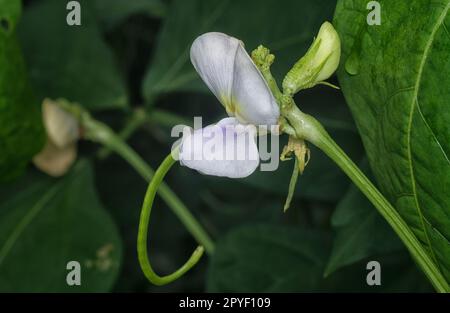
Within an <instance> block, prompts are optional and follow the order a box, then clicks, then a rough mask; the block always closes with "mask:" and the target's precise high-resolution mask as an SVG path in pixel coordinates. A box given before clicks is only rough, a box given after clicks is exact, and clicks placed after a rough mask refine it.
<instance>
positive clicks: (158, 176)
mask: <svg viewBox="0 0 450 313" xmlns="http://www.w3.org/2000/svg"><path fill="white" fill-rule="evenodd" d="M175 162H176V161H175V159H174V158H173V157H172V154H169V155H168V156H167V157H166V159H165V160H164V161H163V162H162V163H161V165H160V166H159V168H158V169H157V170H156V173H155V175H154V176H153V179H152V180H151V182H150V184H149V185H148V188H147V192H146V194H145V198H144V204H143V205H142V211H141V218H140V221H139V232H138V240H137V247H138V249H137V250H138V257H139V263H140V265H141V268H142V271H143V272H144V274H145V276H146V277H147V278H148V280H150V281H151V282H152V283H153V284H155V285H165V284H168V283H170V282H172V281H174V280H176V279H178V278H180V277H181V276H182V275H184V274H185V273H186V272H187V271H189V270H190V269H191V268H192V267H193V266H194V265H195V264H197V262H198V261H199V260H200V258H201V256H202V255H203V250H204V249H203V247H202V246H199V247H197V249H195V251H194V252H193V253H192V255H191V257H190V258H189V260H188V261H187V262H186V263H185V264H184V265H183V266H181V267H180V268H179V269H178V270H176V271H175V272H173V273H172V274H169V275H167V276H158V275H157V274H156V273H155V272H154V271H153V268H152V266H151V264H150V261H149V258H148V252H147V237H148V224H149V222H150V213H151V210H152V206H153V201H154V199H155V196H156V192H157V191H158V187H159V188H160V190H161V188H163V187H164V185H162V181H163V179H164V176H165V175H166V174H167V172H168V171H169V169H170V168H171V167H172V165H173V164H174V163H175Z"/></svg>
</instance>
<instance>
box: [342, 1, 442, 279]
mask: <svg viewBox="0 0 450 313" xmlns="http://www.w3.org/2000/svg"><path fill="white" fill-rule="evenodd" d="M379 2H380V4H381V8H382V12H381V13H382V17H381V25H380V26H369V25H368V24H367V22H366V17H367V13H368V11H367V10H366V5H367V1H365V0H356V1H355V0H341V1H339V3H338V6H337V8H336V15H335V25H336V27H337V29H338V32H339V34H340V36H341V39H342V48H343V57H342V63H341V68H340V70H339V79H340V83H341V85H342V89H343V92H344V94H345V96H346V99H347V101H348V104H349V106H350V108H351V110H352V112H353V115H354V117H355V119H356V123H357V126H358V128H359V131H360V133H361V135H362V138H363V141H364V144H365V148H366V150H367V154H368V157H369V161H370V165H371V168H372V171H373V172H374V175H375V176H376V179H377V181H378V183H379V185H380V187H381V189H382V191H383V192H384V193H385V194H386V196H387V197H388V198H389V200H390V201H391V203H392V204H393V205H394V206H395V207H396V208H397V210H398V211H399V213H400V214H401V215H402V217H403V218H404V219H405V221H406V222H407V223H408V224H409V225H410V227H411V229H412V230H413V231H414V233H415V234H416V236H417V237H418V239H419V240H420V241H421V242H422V244H423V246H424V247H425V248H426V249H427V251H428V253H429V255H430V256H431V258H432V259H433V260H434V261H435V262H436V263H437V265H438V266H439V268H440V270H441V271H442V273H443V275H444V276H445V277H446V278H447V280H450V242H449V238H450V218H449V216H450V192H449V190H450V161H449V156H450V126H449V125H450V110H449V109H448V108H449V104H450V102H449V99H450V57H449V56H450V33H449V29H450V14H449V10H450V1H449V0H438V1H433V0H417V1H407V2H405V1H389V0H384V1H382V0H380V1H379ZM349 72H350V73H351V74H349Z"/></svg>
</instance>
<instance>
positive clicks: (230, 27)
mask: <svg viewBox="0 0 450 313" xmlns="http://www.w3.org/2000/svg"><path fill="white" fill-rule="evenodd" d="M334 5H335V1H300V0H289V1H283V2H282V3H280V1H277V0H267V1H263V2H262V1H258V0H247V1H237V0H228V1H223V0H208V1H202V0H195V1H184V0H176V1H173V3H172V6H171V7H170V9H169V13H168V16H167V19H166V21H165V24H164V26H163V29H162V31H161V34H160V37H159V40H158V46H157V48H156V51H155V55H154V57H153V61H152V62H151V64H150V66H149V68H148V73H147V75H146V77H145V81H144V84H143V93H144V96H145V98H146V99H147V101H148V102H151V101H152V99H154V97H156V96H158V95H159V94H161V93H167V92H170V91H174V90H199V89H204V86H203V84H202V83H200V80H199V79H198V78H199V77H198V75H197V73H196V72H195V70H194V67H193V66H192V65H191V63H190V61H189V49H190V46H191V44H192V42H193V40H194V39H195V38H196V37H197V36H198V35H200V34H202V33H205V32H211V31H219V32H225V33H227V34H229V35H231V36H234V37H236V38H239V39H241V40H242V41H243V42H244V43H245V45H246V47H247V49H248V50H251V49H254V48H256V47H257V46H258V45H259V44H264V45H266V46H267V47H269V48H270V49H271V50H272V51H273V52H274V53H275V55H276V57H277V60H276V64H275V65H274V67H273V69H274V71H275V76H276V77H278V78H279V79H281V78H282V76H281V75H284V74H285V73H286V72H287V71H288V70H289V68H290V67H291V66H292V65H293V64H294V63H295V62H296V61H297V60H298V58H299V57H301V56H302V54H303V53H304V52H305V51H306V49H307V48H308V46H309V44H310V43H311V41H312V39H313V36H314V34H315V33H316V32H317V30H318V27H319V26H320V24H321V23H322V22H323V21H324V20H326V19H327V18H331V15H332V11H333V8H334Z"/></svg>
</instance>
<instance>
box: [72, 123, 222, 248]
mask: <svg viewBox="0 0 450 313" xmlns="http://www.w3.org/2000/svg"><path fill="white" fill-rule="evenodd" d="M81 123H82V125H83V127H84V128H85V132H86V133H85V137H86V138H88V139H91V140H93V141H95V142H99V143H101V144H103V145H104V146H106V147H107V148H109V149H111V150H112V151H114V152H115V153H117V154H118V155H120V156H121V157H122V158H123V159H125V160H126V161H127V162H128V163H129V164H130V165H131V166H132V167H133V168H134V169H135V170H136V171H137V172H138V173H139V174H140V175H141V176H142V177H143V178H144V179H145V180H147V181H150V180H151V179H152V178H153V177H154V175H155V172H154V170H153V169H152V168H151V167H150V166H149V165H148V164H147V163H145V162H144V160H142V158H141V157H140V156H139V155H138V154H137V153H136V152H135V151H134V150H133V149H131V148H130V147H129V146H128V145H127V144H126V143H125V142H124V141H123V140H122V139H121V138H120V137H119V136H118V135H116V134H115V133H114V132H113V131H112V130H111V129H110V128H109V127H108V126H107V125H105V124H103V123H101V122H99V121H96V120H94V119H92V118H91V117H90V116H84V117H83V118H82V122H81ZM158 194H159V195H160V196H161V198H162V199H163V200H164V202H166V204H167V205H168V206H169V207H170V208H171V209H172V211H173V212H174V213H175V215H176V216H177V217H178V218H179V219H180V220H181V222H182V223H183V225H184V226H185V227H186V229H187V230H188V231H189V233H191V234H192V236H193V237H194V238H195V239H196V240H197V242H198V243H200V244H201V245H202V246H204V247H205V250H206V252H207V253H208V254H212V252H213V250H214V243H213V241H212V240H211V238H210V237H209V235H208V234H207V232H206V231H205V230H204V229H203V227H202V226H201V225H200V223H199V222H197V220H196V219H195V217H194V216H193V215H192V214H191V213H190V212H189V210H188V208H187V207H186V206H185V205H184V204H183V202H182V201H181V200H180V199H179V198H178V196H177V195H176V194H175V193H174V192H173V191H172V190H171V189H170V187H169V186H168V185H167V184H166V183H164V182H162V183H161V186H160V187H159V190H158Z"/></svg>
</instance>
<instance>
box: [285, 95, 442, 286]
mask: <svg viewBox="0 0 450 313" xmlns="http://www.w3.org/2000/svg"><path fill="white" fill-rule="evenodd" d="M281 107H282V114H283V116H284V117H285V118H286V119H287V120H288V122H289V123H290V125H291V126H292V127H293V128H294V129H295V131H296V135H297V137H298V138H301V139H306V140H308V141H310V142H311V143H313V144H314V145H315V146H317V147H318V148H319V149H321V150H322V151H324V152H325V154H327V155H328V157H330V158H331V159H332V160H333V161H334V162H335V163H336V164H337V165H338V166H339V167H340V168H341V169H342V170H343V171H344V172H345V173H346V174H347V176H348V177H349V178H350V179H351V180H352V181H353V183H354V184H355V185H356V186H357V187H358V188H359V189H360V190H361V192H362V193H363V194H364V195H365V196H366V197H367V198H368V199H369V200H370V202H372V204H373V205H374V206H375V207H376V208H377V209H378V211H379V212H380V214H381V215H382V216H383V217H384V218H385V219H386V221H387V222H388V223H389V224H390V225H391V227H392V228H393V229H394V231H395V232H396V233H397V235H398V236H399V237H400V239H401V240H402V241H403V243H404V244H405V245H406V247H407V248H408V250H409V251H410V253H411V255H412V256H413V258H414V259H415V260H416V262H417V263H418V264H419V266H420V267H421V268H422V270H423V271H424V273H425V275H426V276H427V277H428V279H429V280H430V282H431V283H432V284H433V286H434V287H435V289H436V290H437V291H438V292H449V291H450V289H449V286H448V283H447V282H446V280H445V278H444V277H443V276H442V274H441V272H440V271H439V269H438V268H437V266H436V264H435V263H434V262H433V261H432V260H431V258H430V256H429V255H428V254H427V252H426V251H425V250H424V248H423V246H422V245H421V244H420V242H419V241H418V240H417V237H416V236H415V235H414V233H413V232H412V231H411V229H410V228H409V226H408V225H407V224H406V222H405V221H404V220H403V219H402V218H401V216H400V215H399V214H398V212H397V211H396V210H395V209H394V207H393V206H392V205H391V204H390V203H389V202H388V201H387V200H386V198H385V197H384V196H383V195H382V194H381V193H380V192H379V191H378V189H377V188H376V187H375V186H374V185H373V184H372V183H371V181H370V180H369V179H368V178H367V177H366V176H365V175H364V174H363V173H362V172H361V170H360V169H359V168H358V166H356V165H355V163H353V161H352V160H351V159H350V158H349V157H348V156H347V154H345V152H344V151H343V150H342V149H341V148H340V147H339V146H338V145H337V143H336V142H335V141H334V140H333V139H332V138H331V136H330V135H329V134H328V133H327V131H326V130H325V129H324V128H323V127H322V125H321V124H320V122H318V121H317V120H316V119H315V118H313V117H312V116H310V115H307V114H304V113H303V112H301V111H300V110H299V109H298V108H297V106H296V105H295V103H293V100H290V102H289V103H283V104H282V106H281Z"/></svg>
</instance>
